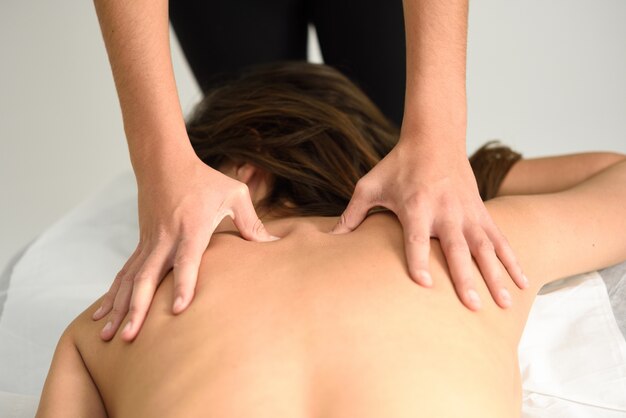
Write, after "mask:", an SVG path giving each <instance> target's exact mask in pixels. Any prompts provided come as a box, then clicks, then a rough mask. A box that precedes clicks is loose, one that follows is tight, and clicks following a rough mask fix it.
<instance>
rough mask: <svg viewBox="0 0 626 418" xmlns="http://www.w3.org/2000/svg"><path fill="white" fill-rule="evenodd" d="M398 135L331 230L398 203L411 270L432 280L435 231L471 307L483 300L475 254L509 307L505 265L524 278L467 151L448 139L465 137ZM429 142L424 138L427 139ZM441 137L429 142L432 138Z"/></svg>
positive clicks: (427, 282) (423, 281) (521, 281)
mask: <svg viewBox="0 0 626 418" xmlns="http://www.w3.org/2000/svg"><path fill="white" fill-rule="evenodd" d="M400 138H401V139H400V141H399V142H398V144H397V145H396V146H395V147H394V148H393V150H392V151H391V152H389V154H387V155H386V156H385V157H384V158H383V159H382V160H381V161H380V162H379V163H378V164H377V165H376V166H375V167H374V168H373V169H372V170H371V171H370V172H369V173H367V174H366V175H365V176H364V177H362V178H361V179H360V180H359V182H358V183H357V185H356V189H355V191H354V195H353V197H352V199H351V200H350V202H349V204H348V206H347V208H346V210H345V211H344V213H343V215H342V216H341V218H340V221H339V222H338V223H337V225H336V226H335V228H334V229H333V233H345V232H349V231H352V230H354V229H355V228H356V227H357V226H358V225H359V224H360V223H361V222H362V221H363V219H365V216H366V214H367V212H368V210H369V209H370V208H372V207H373V206H384V207H386V208H388V209H390V210H392V211H393V212H394V213H395V214H396V216H397V217H398V219H399V221H400V222H401V224H402V227H403V230H404V243H405V249H406V258H407V261H408V267H409V273H410V275H411V277H412V278H413V280H415V281H416V282H417V283H419V284H420V285H423V286H426V287H430V286H431V285H432V278H431V276H430V274H429V268H428V260H429V252H430V237H437V238H439V241H440V243H441V248H442V250H443V252H444V254H445V257H446V260H447V262H448V266H449V269H450V274H451V276H452V280H453V282H454V286H455V288H456V292H457V294H458V296H459V298H460V299H461V301H462V302H463V303H464V304H465V305H466V306H467V307H468V308H470V309H472V310H477V309H479V308H480V306H481V301H480V299H479V297H478V294H477V293H476V291H475V290H474V286H475V283H474V280H473V275H472V261H471V256H473V257H474V258H475V260H476V262H477V264H478V267H479V269H480V270H481V273H482V275H483V277H484V279H485V282H486V284H487V286H488V287H489V291H490V293H491V295H492V296H493V299H494V300H495V301H496V303H497V304H498V305H500V306H501V307H503V308H506V307H508V306H509V305H510V303H511V299H510V296H509V293H508V291H507V290H506V287H507V286H508V283H506V282H505V281H504V280H503V279H502V277H501V275H500V271H501V264H500V262H502V264H504V266H505V267H506V269H507V271H508V272H509V274H510V275H511V278H512V279H513V281H514V282H515V283H516V284H517V286H519V287H520V288H525V287H526V286H527V282H526V279H525V277H524V275H523V274H522V270H521V268H520V266H519V265H518V263H517V260H516V258H515V255H514V254H513V251H512V250H511V248H510V246H509V244H508V242H507V241H506V239H505V237H504V236H503V235H502V233H501V232H500V230H499V229H498V227H497V226H496V225H495V223H494V222H493V220H492V219H491V216H490V215H489V213H488V212H487V209H486V208H485V205H484V204H483V202H482V201H481V199H480V195H479V193H478V186H477V185H476V180H475V177H474V174H473V172H472V169H471V166H470V164H469V161H468V159H467V157H466V156H465V150H464V149H463V150H454V151H453V150H452V149H451V148H448V149H446V148H445V147H444V146H443V145H442V144H446V141H448V143H463V144H464V141H463V142H461V141H458V140H457V141H454V140H453V139H449V138H437V139H438V141H436V142H435V141H417V140H415V138H408V137H406V136H405V137H403V136H402V135H401V136H400ZM423 143H425V144H427V145H421V144H423ZM435 143H437V144H439V145H440V146H439V147H437V148H435V149H430V148H429V144H435Z"/></svg>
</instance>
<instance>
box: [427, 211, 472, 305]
mask: <svg viewBox="0 0 626 418" xmlns="http://www.w3.org/2000/svg"><path fill="white" fill-rule="evenodd" d="M434 232H435V234H436V235H437V236H438V237H439V241H440V242H441V249H442V250H443V253H444V255H445V256H446V261H447V263H448V269H449V270H450V276H451V277H452V283H454V288H455V289H456V292H457V295H458V296H459V298H460V299H461V301H462V302H463V304H464V305H465V306H467V307H468V308H469V309H471V310H474V311H475V310H478V309H480V306H481V302H480V297H479V296H478V293H477V292H476V290H475V289H474V285H473V277H472V258H471V254H470V251H469V248H468V246H467V242H466V241H465V237H464V236H463V233H462V231H461V225H460V223H457V222H447V223H444V224H442V226H441V229H440V230H439V231H438V230H435V231H434Z"/></svg>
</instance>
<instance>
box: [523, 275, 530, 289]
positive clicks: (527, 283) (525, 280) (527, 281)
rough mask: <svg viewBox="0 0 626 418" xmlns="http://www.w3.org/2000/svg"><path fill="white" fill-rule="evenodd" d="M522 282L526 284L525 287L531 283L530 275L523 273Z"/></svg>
mask: <svg viewBox="0 0 626 418" xmlns="http://www.w3.org/2000/svg"><path fill="white" fill-rule="evenodd" d="M522 283H523V284H524V287H528V286H529V285H530V281H529V280H528V277H526V275H525V274H522Z"/></svg>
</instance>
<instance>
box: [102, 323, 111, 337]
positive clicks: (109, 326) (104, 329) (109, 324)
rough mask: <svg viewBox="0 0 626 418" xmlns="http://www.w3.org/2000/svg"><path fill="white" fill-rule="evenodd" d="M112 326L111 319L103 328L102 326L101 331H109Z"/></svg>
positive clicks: (104, 332)
mask: <svg viewBox="0 0 626 418" xmlns="http://www.w3.org/2000/svg"><path fill="white" fill-rule="evenodd" d="M112 326H113V323H112V322H111V321H109V322H107V324H106V325H105V326H104V328H102V333H103V334H106V333H107V332H109V330H110V329H111V327H112Z"/></svg>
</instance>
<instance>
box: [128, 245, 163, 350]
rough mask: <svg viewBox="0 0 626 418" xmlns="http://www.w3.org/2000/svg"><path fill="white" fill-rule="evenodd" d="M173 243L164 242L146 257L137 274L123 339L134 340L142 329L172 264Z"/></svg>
mask: <svg viewBox="0 0 626 418" xmlns="http://www.w3.org/2000/svg"><path fill="white" fill-rule="evenodd" d="M171 251H172V245H171V244H169V245H168V244H162V245H160V246H158V247H157V248H155V249H154V251H152V252H151V253H150V255H148V257H147V258H146V261H145V262H144V263H143V265H142V266H141V269H140V270H139V271H138V272H137V274H136V275H135V279H134V283H133V291H132V294H131V298H130V306H129V309H128V318H127V321H126V325H124V327H123V328H122V334H121V336H122V339H124V340H126V341H132V340H133V339H135V337H136V336H137V334H138V333H139V330H140V329H141V327H142V325H143V322H144V320H145V319H146V314H147V313H148V310H149V309H150V304H151V303H152V299H153V298H154V294H155V292H156V289H157V287H158V286H159V283H160V282H161V280H162V279H163V277H164V276H165V274H166V273H167V270H168V269H169V267H170V266H171Z"/></svg>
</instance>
